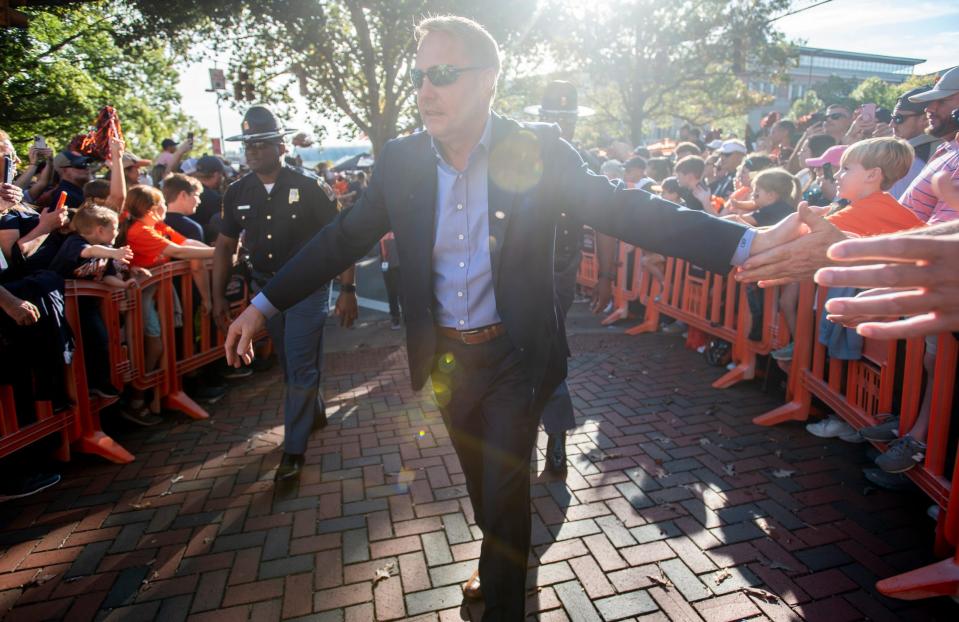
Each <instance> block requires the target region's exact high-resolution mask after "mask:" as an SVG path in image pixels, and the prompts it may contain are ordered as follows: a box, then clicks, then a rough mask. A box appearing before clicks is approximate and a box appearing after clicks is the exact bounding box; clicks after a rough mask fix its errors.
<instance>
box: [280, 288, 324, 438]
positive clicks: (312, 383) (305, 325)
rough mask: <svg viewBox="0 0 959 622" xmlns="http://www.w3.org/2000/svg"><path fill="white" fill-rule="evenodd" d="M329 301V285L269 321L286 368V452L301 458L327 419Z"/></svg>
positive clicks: (284, 412) (284, 415)
mask: <svg viewBox="0 0 959 622" xmlns="http://www.w3.org/2000/svg"><path fill="white" fill-rule="evenodd" d="M329 297H330V288H329V285H325V286H323V287H321V288H320V289H318V290H316V291H315V292H313V293H312V294H310V295H309V296H307V297H306V298H304V299H303V300H301V301H300V302H298V303H297V304H295V305H293V306H292V307H290V308H289V309H287V310H286V311H284V312H283V313H278V314H276V315H275V316H273V317H272V318H270V319H269V320H268V321H267V324H266V328H267V330H268V331H269V333H270V337H271V338H272V339H273V347H275V348H276V350H277V354H278V355H279V358H280V363H281V364H282V365H283V377H284V381H285V383H286V397H285V398H284V400H283V427H284V440H283V444H284V451H286V453H290V454H302V453H304V452H305V451H306V443H307V441H308V440H309V438H310V432H311V431H312V430H313V422H314V421H315V420H316V418H317V417H322V418H323V419H325V418H326V406H325V405H324V403H323V394H322V390H321V388H320V374H321V370H322V368H323V325H324V324H325V323H326V316H327V309H328V303H329Z"/></svg>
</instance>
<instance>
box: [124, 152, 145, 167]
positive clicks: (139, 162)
mask: <svg viewBox="0 0 959 622" xmlns="http://www.w3.org/2000/svg"><path fill="white" fill-rule="evenodd" d="M131 166H136V167H137V168H140V167H142V166H150V161H149V160H144V159H143V158H138V157H136V156H135V155H133V154H132V153H130V152H129V151H127V152H125V153H124V154H123V168H130V167H131Z"/></svg>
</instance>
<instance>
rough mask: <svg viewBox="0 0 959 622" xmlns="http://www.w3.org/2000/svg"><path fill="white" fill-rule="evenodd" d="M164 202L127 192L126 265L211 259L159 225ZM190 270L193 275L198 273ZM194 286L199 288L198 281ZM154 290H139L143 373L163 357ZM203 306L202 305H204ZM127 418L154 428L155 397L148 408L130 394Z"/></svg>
mask: <svg viewBox="0 0 959 622" xmlns="http://www.w3.org/2000/svg"><path fill="white" fill-rule="evenodd" d="M166 210H167V208H166V202H165V201H164V199H163V193H161V192H160V191H159V190H158V189H156V188H153V187H150V186H144V185H136V186H133V187H132V188H130V189H129V191H128V192H127V199H126V202H125V203H124V212H125V220H124V221H123V223H121V226H120V239H121V242H125V243H126V244H129V245H130V249H131V250H132V251H133V258H132V260H131V261H130V264H131V265H133V266H139V267H143V268H149V267H152V266H156V265H160V264H163V263H166V262H168V261H170V260H171V259H196V260H200V259H207V258H210V257H213V248H212V247H210V246H207V245H206V244H204V243H202V242H198V241H196V240H188V239H187V238H185V237H184V236H183V235H181V234H179V233H177V232H176V231H175V230H174V229H172V228H171V227H170V226H169V225H167V224H165V223H164V222H163V219H164V217H165V216H166ZM199 269H200V268H199V265H197V266H195V268H194V275H196V274H197V271H198V270H199ZM198 280H200V283H199V284H198V285H201V284H202V279H198ZM155 290H156V288H155V287H147V288H146V289H144V290H143V296H142V308H143V332H144V336H145V343H144V345H145V347H144V350H145V355H144V371H147V372H149V371H152V370H153V369H155V368H156V366H157V365H158V364H159V362H160V359H161V358H162V357H163V340H162V338H161V332H160V330H161V329H160V326H161V325H160V316H159V313H158V312H157V308H156V304H155V302H154V300H153V298H154V295H155V293H156V291H155ZM204 306H206V302H204ZM129 406H130V409H129V413H128V416H129V417H132V418H136V419H139V420H140V422H141V423H142V424H143V425H155V424H156V423H158V422H159V421H160V419H159V417H158V416H157V415H159V413H160V404H159V399H158V395H154V399H153V402H152V404H151V405H150V407H149V408H148V409H147V408H145V407H144V401H143V392H142V391H139V390H137V391H134V392H133V394H132V396H131V400H130V404H129Z"/></svg>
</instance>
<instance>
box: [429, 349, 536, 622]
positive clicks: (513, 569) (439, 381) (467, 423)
mask: <svg viewBox="0 0 959 622" xmlns="http://www.w3.org/2000/svg"><path fill="white" fill-rule="evenodd" d="M437 348H438V351H437V355H438V356H437V364H436V367H435V368H434V371H433V374H432V384H433V391H434V394H435V396H436V399H437V402H438V403H439V405H440V410H441V412H442V414H443V420H444V421H445V423H446V427H447V429H448V430H449V432H450V437H451V439H452V441H453V447H454V448H455V450H456V454H457V456H458V457H459V460H460V464H461V465H462V467H463V473H464V475H465V477H466V489H467V491H468V492H469V496H470V501H471V502H472V504H473V513H474V515H475V516H476V523H477V525H478V526H479V527H480V529H481V530H482V531H483V547H482V550H481V553H480V562H479V572H480V581H481V585H482V588H483V597H484V600H485V605H486V609H485V613H484V614H483V620H484V622H490V621H494V620H495V621H509V622H513V621H519V620H523V619H524V616H525V604H526V563H527V558H528V556H529V546H530V509H529V504H530V495H529V487H530V453H531V452H532V450H533V444H534V441H535V438H536V428H537V424H538V416H537V414H536V412H535V410H534V409H533V404H532V400H533V383H532V381H531V380H530V379H529V376H528V374H527V373H526V371H525V370H524V369H523V366H522V364H521V358H520V353H519V352H518V351H517V350H516V349H515V348H514V347H513V344H512V343H511V342H510V339H509V337H508V336H507V335H502V336H500V337H497V338H495V339H493V340H491V341H489V342H487V343H483V344H476V345H465V344H463V343H459V342H457V341H454V340H452V339H449V338H446V337H442V336H440V337H439V341H438V345H437Z"/></svg>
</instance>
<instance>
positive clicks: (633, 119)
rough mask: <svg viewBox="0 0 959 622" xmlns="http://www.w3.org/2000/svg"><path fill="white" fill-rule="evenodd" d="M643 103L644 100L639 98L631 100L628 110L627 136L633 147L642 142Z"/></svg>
mask: <svg viewBox="0 0 959 622" xmlns="http://www.w3.org/2000/svg"><path fill="white" fill-rule="evenodd" d="M643 104H645V101H644V100H642V99H639V100H638V101H635V102H633V105H632V106H631V107H630V108H631V110H630V111H629V138H630V140H632V141H633V147H636V146H637V145H641V144H642V143H643V121H645V120H646V112H645V111H644V110H643Z"/></svg>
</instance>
